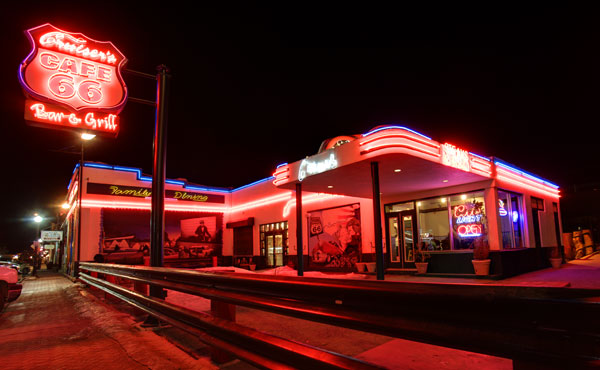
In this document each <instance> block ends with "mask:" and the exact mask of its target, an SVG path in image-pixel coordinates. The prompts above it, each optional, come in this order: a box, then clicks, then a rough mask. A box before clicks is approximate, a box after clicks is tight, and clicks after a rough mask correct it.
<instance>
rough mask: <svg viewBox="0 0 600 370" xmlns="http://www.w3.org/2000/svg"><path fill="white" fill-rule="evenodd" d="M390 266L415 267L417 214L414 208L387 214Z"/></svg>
mask: <svg viewBox="0 0 600 370" xmlns="http://www.w3.org/2000/svg"><path fill="white" fill-rule="evenodd" d="M386 220H387V222H386V228H387V232H388V246H389V251H388V254H389V258H390V266H392V267H396V268H414V266H415V247H416V244H417V241H416V240H415V236H416V234H415V230H416V229H417V225H416V222H417V220H416V214H415V211H414V210H409V211H402V212H398V213H394V214H389V215H387V216H386Z"/></svg>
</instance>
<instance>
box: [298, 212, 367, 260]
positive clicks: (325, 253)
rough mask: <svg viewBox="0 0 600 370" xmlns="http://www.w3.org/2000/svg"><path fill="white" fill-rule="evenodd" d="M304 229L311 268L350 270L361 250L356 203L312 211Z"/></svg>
mask: <svg viewBox="0 0 600 370" xmlns="http://www.w3.org/2000/svg"><path fill="white" fill-rule="evenodd" d="M308 227H309V230H308V231H309V239H308V253H309V259H310V264H309V267H310V268H311V269H314V270H327V269H335V270H344V271H352V270H353V269H354V267H355V264H356V262H359V260H360V254H361V250H362V247H361V245H362V243H361V225H360V204H358V203H356V204H350V205H346V206H341V207H336V208H329V209H323V210H318V211H312V212H310V213H309V214H308Z"/></svg>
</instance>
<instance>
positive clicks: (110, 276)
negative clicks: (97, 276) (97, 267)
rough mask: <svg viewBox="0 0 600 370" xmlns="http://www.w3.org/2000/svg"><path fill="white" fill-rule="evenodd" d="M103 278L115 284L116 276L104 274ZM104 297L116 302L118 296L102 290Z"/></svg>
mask: <svg viewBox="0 0 600 370" xmlns="http://www.w3.org/2000/svg"><path fill="white" fill-rule="evenodd" d="M104 276H105V277H104V280H106V281H108V282H109V283H113V284H117V278H116V277H115V276H112V275H108V274H106V275H104ZM104 299H105V300H107V301H110V302H118V301H119V298H117V297H115V296H113V295H112V294H109V293H106V292H104Z"/></svg>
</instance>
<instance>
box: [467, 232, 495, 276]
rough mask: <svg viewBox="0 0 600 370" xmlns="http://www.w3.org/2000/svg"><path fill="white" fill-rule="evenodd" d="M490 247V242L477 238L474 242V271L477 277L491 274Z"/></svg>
mask: <svg viewBox="0 0 600 370" xmlns="http://www.w3.org/2000/svg"><path fill="white" fill-rule="evenodd" d="M489 256H490V246H489V244H488V241H487V240H485V239H483V238H477V239H475V241H474V242H473V261H472V262H473V269H474V270H475V275H489V274H490V262H491V261H492V260H491V259H489Z"/></svg>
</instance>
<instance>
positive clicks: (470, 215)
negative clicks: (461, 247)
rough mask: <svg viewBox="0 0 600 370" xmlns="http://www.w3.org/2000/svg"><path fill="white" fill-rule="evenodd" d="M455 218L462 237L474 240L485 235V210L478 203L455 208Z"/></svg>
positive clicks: (457, 229) (457, 230) (458, 231)
mask: <svg viewBox="0 0 600 370" xmlns="http://www.w3.org/2000/svg"><path fill="white" fill-rule="evenodd" d="M453 216H454V224H455V225H458V226H457V228H456V232H457V233H458V235H459V236H460V237H462V238H474V237H477V236H481V235H482V234H483V209H482V207H478V206H477V204H476V203H467V204H460V205H457V206H455V207H454V213H453Z"/></svg>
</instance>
